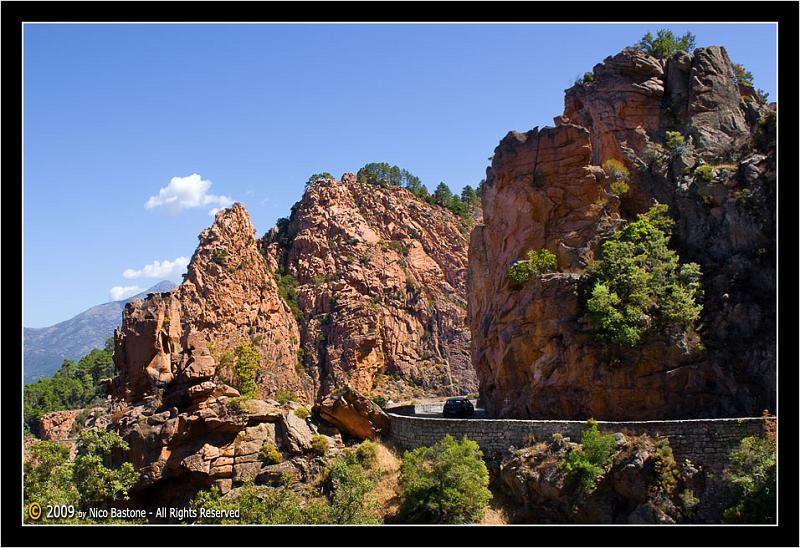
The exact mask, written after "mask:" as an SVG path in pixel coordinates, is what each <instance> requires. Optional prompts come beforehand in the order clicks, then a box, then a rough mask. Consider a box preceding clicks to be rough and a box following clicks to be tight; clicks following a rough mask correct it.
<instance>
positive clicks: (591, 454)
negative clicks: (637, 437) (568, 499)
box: [561, 419, 616, 493]
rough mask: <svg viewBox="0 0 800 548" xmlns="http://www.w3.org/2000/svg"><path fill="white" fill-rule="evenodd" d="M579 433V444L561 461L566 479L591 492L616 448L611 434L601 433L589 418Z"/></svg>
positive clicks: (609, 462)
mask: <svg viewBox="0 0 800 548" xmlns="http://www.w3.org/2000/svg"><path fill="white" fill-rule="evenodd" d="M586 424H587V425H588V428H587V429H586V430H584V431H583V434H582V435H581V444H580V445H579V446H578V447H576V448H574V449H572V450H571V451H570V452H569V454H568V455H567V458H566V459H565V460H564V461H563V462H562V463H561V468H562V470H564V472H565V474H566V477H567V481H568V482H570V483H572V484H575V485H577V486H578V488H579V489H581V490H582V491H583V492H584V493H591V492H592V491H594V490H595V488H596V487H597V482H598V481H599V480H600V478H602V477H603V475H604V474H605V473H606V471H607V470H608V467H609V465H610V464H611V460H612V458H613V456H614V450H615V448H616V440H615V439H614V436H613V435H612V434H601V433H600V430H599V429H598V428H597V422H596V421H595V420H593V419H589V420H588V421H587V423H586Z"/></svg>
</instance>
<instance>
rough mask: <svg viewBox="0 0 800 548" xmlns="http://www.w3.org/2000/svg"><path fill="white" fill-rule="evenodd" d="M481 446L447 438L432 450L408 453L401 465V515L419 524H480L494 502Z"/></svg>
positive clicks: (420, 449) (426, 448) (418, 450)
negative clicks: (487, 509) (491, 502)
mask: <svg viewBox="0 0 800 548" xmlns="http://www.w3.org/2000/svg"><path fill="white" fill-rule="evenodd" d="M488 486H489V473H488V471H487V469H486V464H485V463H484V462H483V453H482V452H481V450H480V448H479V447H478V444H477V443H475V442H474V441H472V440H470V439H468V438H466V437H464V438H463V439H462V440H461V441H460V442H459V441H456V440H455V439H453V437H452V436H450V435H447V436H445V437H444V438H442V439H441V440H439V441H438V442H437V443H436V444H434V445H433V446H430V447H418V448H417V449H414V450H413V451H406V452H405V453H404V454H403V460H402V463H401V465H400V480H399V489H400V496H401V500H402V502H401V515H402V516H403V517H404V518H405V519H406V521H408V522H416V523H472V522H477V521H480V520H481V518H482V517H483V514H484V511H485V509H486V505H487V504H488V503H489V501H490V500H491V498H492V493H491V492H490V491H489V489H488Z"/></svg>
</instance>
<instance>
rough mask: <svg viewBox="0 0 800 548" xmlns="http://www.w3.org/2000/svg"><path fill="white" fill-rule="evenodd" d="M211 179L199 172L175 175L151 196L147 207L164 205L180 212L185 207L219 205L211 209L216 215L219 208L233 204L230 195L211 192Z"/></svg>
mask: <svg viewBox="0 0 800 548" xmlns="http://www.w3.org/2000/svg"><path fill="white" fill-rule="evenodd" d="M211 184H212V183H211V181H209V180H208V179H203V178H202V177H201V176H200V175H198V174H197V173H193V174H191V175H189V176H188V177H173V178H172V179H170V181H169V184H168V185H167V186H165V187H163V188H162V189H161V190H159V191H158V195H157V196H150V198H148V200H147V202H146V203H145V204H144V207H145V209H153V208H156V207H163V208H164V209H165V210H166V211H167V212H168V213H171V214H176V213H180V211H181V210H183V209H191V208H195V207H205V206H209V205H214V206H219V207H218V208H214V209H212V210H211V211H209V214H210V215H214V214H215V213H216V212H217V211H219V208H223V207H228V206H230V205H231V204H233V200H232V199H231V198H230V197H229V196H221V195H220V196H217V195H216V194H209V193H208V189H209V188H211Z"/></svg>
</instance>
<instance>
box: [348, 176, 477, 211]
mask: <svg viewBox="0 0 800 548" xmlns="http://www.w3.org/2000/svg"><path fill="white" fill-rule="evenodd" d="M356 178H357V180H358V182H360V183H364V184H371V185H377V186H380V187H384V188H388V187H390V186H404V187H405V188H407V189H408V190H409V191H410V192H411V193H412V194H413V195H414V196H416V197H417V198H419V199H420V200H423V201H425V202H428V203H429V204H432V205H438V206H439V207H443V208H445V209H449V210H450V211H452V212H453V213H455V214H456V215H458V216H459V217H461V218H462V219H464V220H468V219H469V218H470V216H471V215H472V211H473V210H474V209H475V208H476V207H478V206H479V205H480V194H479V190H480V187H479V190H476V189H474V188H472V186H470V185H466V186H465V187H464V188H463V190H462V191H461V195H460V196H459V195H458V194H453V192H452V191H451V190H450V187H448V186H447V184H445V183H444V182H441V183H439V184H438V185H437V186H436V189H435V190H434V192H433V194H431V193H430V192H428V188H427V187H426V186H425V185H424V184H423V182H422V181H421V180H420V179H419V177H417V176H416V175H414V174H412V173H410V172H408V171H407V170H405V169H403V168H401V167H398V166H392V165H389V164H387V163H385V162H381V163H371V164H367V165H365V166H364V167H362V168H361V169H359V170H358V173H357V174H356Z"/></svg>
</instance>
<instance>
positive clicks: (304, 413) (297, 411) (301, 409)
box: [294, 407, 311, 420]
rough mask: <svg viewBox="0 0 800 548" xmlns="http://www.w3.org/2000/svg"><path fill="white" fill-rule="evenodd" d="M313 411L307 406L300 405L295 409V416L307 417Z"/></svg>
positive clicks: (299, 417)
mask: <svg viewBox="0 0 800 548" xmlns="http://www.w3.org/2000/svg"><path fill="white" fill-rule="evenodd" d="M310 414H311V413H310V412H309V411H308V409H306V408H305V407H298V408H297V409H295V410H294V416H295V417H297V418H298V419H304V420H305V419H307V418H308V416H309V415H310Z"/></svg>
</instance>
